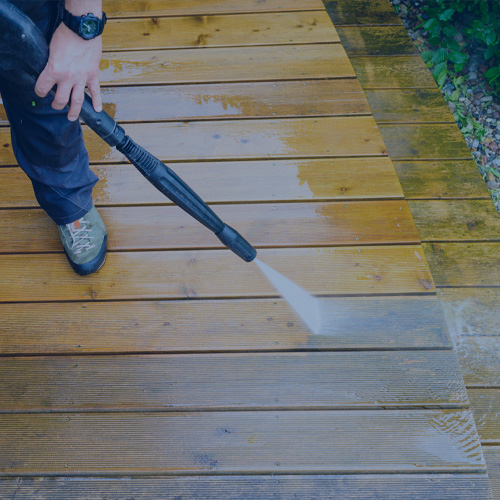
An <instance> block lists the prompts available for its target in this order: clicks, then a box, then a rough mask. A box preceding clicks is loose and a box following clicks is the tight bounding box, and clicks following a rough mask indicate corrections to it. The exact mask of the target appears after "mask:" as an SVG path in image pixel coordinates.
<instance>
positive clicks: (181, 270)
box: [0, 237, 435, 302]
mask: <svg viewBox="0 0 500 500" xmlns="http://www.w3.org/2000/svg"><path fill="white" fill-rule="evenodd" d="M214 238H215V237H214ZM259 257H260V258H261V259H262V261H264V262H265V263H266V264H268V265H270V266H271V267H273V268H274V269H276V270H277V271H278V272H279V273H281V274H283V275H285V276H286V277H287V278H288V279H290V280H292V281H293V282H294V283H297V284H298V285H299V286H301V287H302V288H304V289H305V290H307V291H308V292H309V293H313V294H318V295H323V294H327V295H328V294H332V295H339V294H358V293H362V294H370V295H372V294H377V293H379V294H380V293H433V292H435V288H434V285H433V282H432V278H431V276H430V273H429V271H428V267H427V262H426V260H425V255H424V253H423V250H422V248H421V247H420V246H417V245H415V246H403V245H401V246H376V247H362V248H356V247H340V248H296V249H293V248H291V249H276V250H271V249H269V250H265V249H264V250H260V251H259ZM395 262H397V263H398V265H397V266H395V265H394V263H395ZM0 284H1V285H2V286H1V287H0V300H1V301H2V302H5V301H9V302H17V301H21V302H25V301H29V302H31V301H33V302H40V301H51V300H80V301H85V300H88V299H89V298H93V299H95V300H109V299H122V300H124V299H148V298H149V299H160V298H170V299H174V298H229V297H266V296H276V295H277V292H276V291H275V290H274V289H273V287H272V286H271V284H270V283H269V282H268V280H267V279H266V278H265V276H264V275H263V274H261V273H260V272H259V270H258V268H257V265H256V264H254V263H250V264H247V265H245V264H243V263H242V261H241V259H240V258H239V257H237V256H236V255H234V254H232V253H231V252H230V251H229V250H198V251H196V250H193V251H173V252H166V251H163V252H160V251H156V252H154V251H151V252H127V253H125V252H119V253H109V254H108V262H107V263H106V266H104V267H103V268H102V269H101V270H100V271H99V272H98V273H96V274H94V275H91V276H88V277H85V278H82V277H78V276H76V275H75V274H74V273H73V271H72V270H71V269H70V267H69V266H68V264H67V263H66V258H65V257H64V255H62V254H40V255H36V256H34V255H19V254H17V255H3V256H0Z"/></svg>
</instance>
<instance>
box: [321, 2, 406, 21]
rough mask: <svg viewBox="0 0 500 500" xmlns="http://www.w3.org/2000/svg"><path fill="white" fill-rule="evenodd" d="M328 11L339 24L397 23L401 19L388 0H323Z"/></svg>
mask: <svg viewBox="0 0 500 500" xmlns="http://www.w3.org/2000/svg"><path fill="white" fill-rule="evenodd" d="M323 3H324V4H325V7H326V10H327V12H328V13H329V14H330V16H331V18H332V21H333V22H334V23H335V25H337V26H342V25H346V24H348V25H349V24H354V25H365V24H388V25H390V24H395V25H401V24H402V23H401V19H400V17H399V16H398V15H397V14H396V11H395V10H394V7H392V5H391V4H390V3H388V2H387V1H386V0H370V1H368V2H367V1H366V0H323Z"/></svg>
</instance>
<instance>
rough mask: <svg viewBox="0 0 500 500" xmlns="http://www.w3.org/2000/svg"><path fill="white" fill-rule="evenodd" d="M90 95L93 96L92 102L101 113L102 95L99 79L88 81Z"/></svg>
mask: <svg viewBox="0 0 500 500" xmlns="http://www.w3.org/2000/svg"><path fill="white" fill-rule="evenodd" d="M88 88H89V92H90V95H91V96H92V104H93V106H94V109H95V110H96V111H97V112H98V113H99V112H100V111H102V96H101V86H100V85H99V81H98V80H92V81H90V82H89V83H88Z"/></svg>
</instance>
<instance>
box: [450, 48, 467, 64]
mask: <svg viewBox="0 0 500 500" xmlns="http://www.w3.org/2000/svg"><path fill="white" fill-rule="evenodd" d="M448 57H449V59H450V61H451V62H453V63H455V64H464V63H465V62H467V56H466V55H465V54H462V53H461V52H457V51H456V50H451V51H450V53H449V54H448Z"/></svg>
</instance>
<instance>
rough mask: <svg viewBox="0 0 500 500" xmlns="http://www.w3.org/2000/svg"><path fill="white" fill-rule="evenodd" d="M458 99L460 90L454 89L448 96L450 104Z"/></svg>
mask: <svg viewBox="0 0 500 500" xmlns="http://www.w3.org/2000/svg"><path fill="white" fill-rule="evenodd" d="M459 98H460V90H458V89H456V90H455V91H454V92H453V93H452V94H451V95H450V100H451V101H452V102H454V101H458V99H459Z"/></svg>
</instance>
